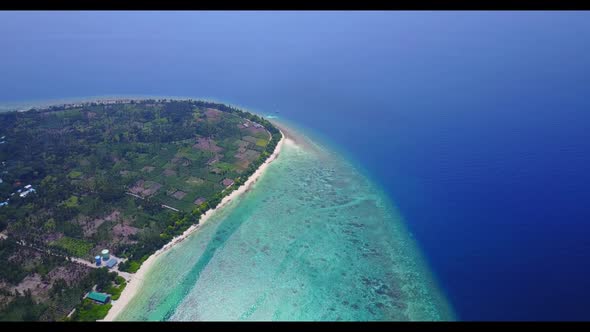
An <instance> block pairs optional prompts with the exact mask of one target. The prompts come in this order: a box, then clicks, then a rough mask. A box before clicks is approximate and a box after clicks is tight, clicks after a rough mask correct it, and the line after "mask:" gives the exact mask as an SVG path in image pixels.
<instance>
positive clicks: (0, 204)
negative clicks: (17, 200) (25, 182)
mask: <svg viewBox="0 0 590 332" xmlns="http://www.w3.org/2000/svg"><path fill="white" fill-rule="evenodd" d="M6 205H8V202H0V206H6Z"/></svg>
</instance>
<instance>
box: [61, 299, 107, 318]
mask: <svg viewBox="0 0 590 332" xmlns="http://www.w3.org/2000/svg"><path fill="white" fill-rule="evenodd" d="M112 306H113V305H112V304H110V303H107V304H97V303H95V302H94V301H92V300H90V299H84V300H83V301H82V304H81V305H80V306H79V307H77V308H76V312H75V313H74V314H73V315H72V317H71V320H74V321H81V322H94V321H97V320H99V319H103V318H105V317H106V315H107V314H108V313H109V309H111V307H112Z"/></svg>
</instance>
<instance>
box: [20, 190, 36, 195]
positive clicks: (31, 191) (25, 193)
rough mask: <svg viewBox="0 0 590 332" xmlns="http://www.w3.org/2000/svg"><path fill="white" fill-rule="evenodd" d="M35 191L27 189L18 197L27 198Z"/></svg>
mask: <svg viewBox="0 0 590 332" xmlns="http://www.w3.org/2000/svg"><path fill="white" fill-rule="evenodd" d="M35 191H36V190H35V189H33V188H31V189H29V190H26V191H23V192H22V193H21V194H20V197H27V196H28V195H29V194H30V193H34V192H35Z"/></svg>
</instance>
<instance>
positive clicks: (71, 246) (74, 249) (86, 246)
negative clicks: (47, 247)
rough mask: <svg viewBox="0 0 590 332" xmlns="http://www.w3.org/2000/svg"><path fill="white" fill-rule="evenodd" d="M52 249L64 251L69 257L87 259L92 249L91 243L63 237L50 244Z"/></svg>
mask: <svg viewBox="0 0 590 332" xmlns="http://www.w3.org/2000/svg"><path fill="white" fill-rule="evenodd" d="M51 246H52V247H57V248H61V249H63V250H65V251H66V252H67V253H68V254H69V255H71V256H75V257H87V256H88V255H89V254H90V250H91V249H92V247H93V245H92V243H89V242H86V241H84V240H80V239H74V238H71V237H67V236H64V237H62V238H61V239H59V240H56V241H54V242H52V243H51Z"/></svg>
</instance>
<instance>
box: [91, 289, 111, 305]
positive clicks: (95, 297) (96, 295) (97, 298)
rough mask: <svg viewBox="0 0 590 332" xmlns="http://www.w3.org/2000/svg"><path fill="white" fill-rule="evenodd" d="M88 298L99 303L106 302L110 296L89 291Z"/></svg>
mask: <svg viewBox="0 0 590 332" xmlns="http://www.w3.org/2000/svg"><path fill="white" fill-rule="evenodd" d="M88 298H89V299H91V300H92V301H94V302H97V303H100V304H107V303H109V301H110V300H111V296H110V295H109V294H105V293H97V292H90V293H89V294H88Z"/></svg>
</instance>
